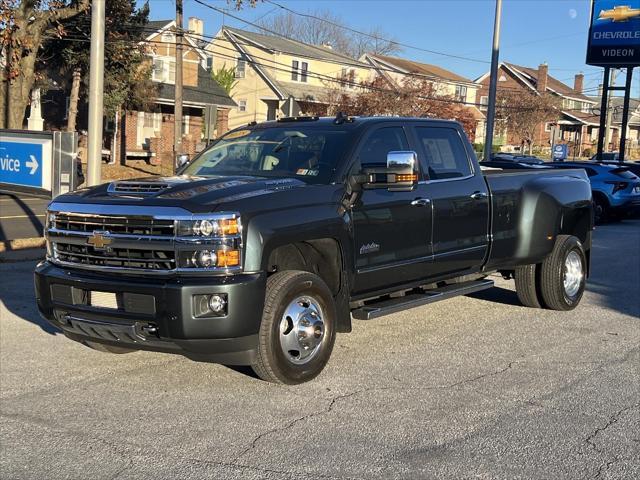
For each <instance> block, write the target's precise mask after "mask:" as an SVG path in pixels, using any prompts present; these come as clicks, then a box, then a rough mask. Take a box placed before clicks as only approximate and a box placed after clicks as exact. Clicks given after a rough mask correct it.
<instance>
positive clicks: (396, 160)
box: [363, 151, 418, 192]
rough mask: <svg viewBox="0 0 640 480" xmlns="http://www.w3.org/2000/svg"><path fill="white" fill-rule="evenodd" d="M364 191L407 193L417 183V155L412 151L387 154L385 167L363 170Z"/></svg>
mask: <svg viewBox="0 0 640 480" xmlns="http://www.w3.org/2000/svg"><path fill="white" fill-rule="evenodd" d="M364 174H365V177H366V181H365V182H364V184H363V187H364V188H365V189H372V188H387V189H388V190H389V191H390V192H407V191H411V190H413V189H414V188H415V186H416V184H417V183H418V155H417V154H416V152H413V151H395V152H389V153H388V154H387V166H386V167H382V168H365V170H364Z"/></svg>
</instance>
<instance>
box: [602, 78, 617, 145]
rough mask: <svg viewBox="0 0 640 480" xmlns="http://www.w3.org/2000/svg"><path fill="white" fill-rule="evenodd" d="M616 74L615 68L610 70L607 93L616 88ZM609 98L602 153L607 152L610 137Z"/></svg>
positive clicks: (610, 112) (610, 102)
mask: <svg viewBox="0 0 640 480" xmlns="http://www.w3.org/2000/svg"><path fill="white" fill-rule="evenodd" d="M617 74H618V70H616V69H615V68H612V69H611V78H610V80H609V91H611V89H612V88H613V87H615V86H616V75H617ZM611 97H612V95H611V94H609V102H608V104H609V105H608V107H607V128H606V130H605V134H604V151H605V152H608V151H609V136H610V135H611V122H612V120H613V102H612V101H611Z"/></svg>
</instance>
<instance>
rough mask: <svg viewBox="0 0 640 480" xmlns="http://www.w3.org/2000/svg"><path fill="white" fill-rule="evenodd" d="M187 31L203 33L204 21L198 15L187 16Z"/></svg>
mask: <svg viewBox="0 0 640 480" xmlns="http://www.w3.org/2000/svg"><path fill="white" fill-rule="evenodd" d="M189 31H190V32H193V33H195V34H196V35H202V34H203V33H204V22H203V21H202V20H200V19H199V18H198V17H189Z"/></svg>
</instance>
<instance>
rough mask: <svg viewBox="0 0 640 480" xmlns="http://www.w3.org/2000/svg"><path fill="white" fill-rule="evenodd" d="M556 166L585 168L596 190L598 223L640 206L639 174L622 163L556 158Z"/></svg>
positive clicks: (626, 213)
mask: <svg viewBox="0 0 640 480" xmlns="http://www.w3.org/2000/svg"><path fill="white" fill-rule="evenodd" d="M549 166H550V167H553V168H584V169H585V171H586V172H587V176H588V177H589V181H590V182H591V189H592V191H593V204H594V215H595V220H596V223H602V222H605V221H607V220H612V219H615V218H620V217H622V216H626V215H628V214H632V213H635V212H636V211H637V210H638V209H640V178H638V176H636V175H635V174H634V173H633V172H631V171H630V169H629V168H628V167H627V166H620V164H619V163H614V164H609V163H596V162H554V163H551V164H549Z"/></svg>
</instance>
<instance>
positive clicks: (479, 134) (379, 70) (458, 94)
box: [360, 53, 486, 141]
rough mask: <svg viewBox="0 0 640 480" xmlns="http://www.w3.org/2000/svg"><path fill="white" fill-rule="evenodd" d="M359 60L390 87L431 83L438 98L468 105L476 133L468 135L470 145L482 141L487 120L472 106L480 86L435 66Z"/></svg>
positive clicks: (377, 58)
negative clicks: (412, 82)
mask: <svg viewBox="0 0 640 480" xmlns="http://www.w3.org/2000/svg"><path fill="white" fill-rule="evenodd" d="M360 60H361V61H363V62H365V63H368V64H370V65H371V66H372V67H373V68H374V69H375V71H376V74H377V75H379V76H381V77H382V78H384V79H385V80H387V81H388V82H389V83H390V84H392V85H395V86H400V85H401V84H402V82H403V81H404V80H405V78H408V77H414V78H415V77H417V78H421V79H424V80H427V81H429V82H431V84H432V85H433V87H434V89H435V91H436V92H437V93H438V94H439V95H443V96H447V97H451V98H452V99H454V100H455V101H458V102H461V103H465V104H467V105H466V109H467V110H469V112H470V113H471V114H472V115H473V117H474V119H475V120H476V130H475V132H471V133H472V134H471V141H475V139H476V138H483V137H484V127H485V123H486V118H485V115H484V113H482V112H481V111H480V110H479V109H478V108H477V107H476V106H475V105H473V104H474V103H475V102H476V96H477V90H478V88H479V85H478V84H477V83H475V82H474V81H472V80H469V79H468V78H465V77H463V76H461V75H458V74H457V73H454V72H451V71H449V70H447V69H445V68H442V67H439V66H437V65H430V64H427V63H420V62H416V61H413V60H408V59H405V58H398V57H390V56H387V55H379V54H372V53H367V54H365V55H363V56H362V57H361V58H360Z"/></svg>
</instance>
